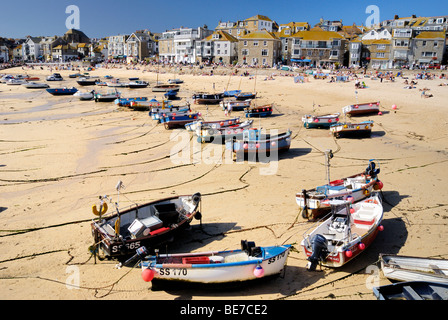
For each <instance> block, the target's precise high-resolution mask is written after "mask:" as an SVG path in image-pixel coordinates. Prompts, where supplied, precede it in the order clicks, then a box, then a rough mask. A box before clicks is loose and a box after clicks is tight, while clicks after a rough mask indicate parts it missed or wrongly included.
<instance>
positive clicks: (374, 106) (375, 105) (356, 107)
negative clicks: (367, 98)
mask: <svg viewBox="0 0 448 320" xmlns="http://www.w3.org/2000/svg"><path fill="white" fill-rule="evenodd" d="M379 111H380V102H379V101H377V102H367V103H357V104H352V105H348V106H345V107H343V108H342V112H343V113H344V114H346V115H352V116H356V115H362V114H366V113H378V112H379Z"/></svg>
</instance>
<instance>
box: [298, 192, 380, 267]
mask: <svg viewBox="0 0 448 320" xmlns="http://www.w3.org/2000/svg"><path fill="white" fill-rule="evenodd" d="M382 220H383V206H382V204H381V199H380V198H379V196H378V195H377V194H375V195H373V196H371V197H369V198H368V199H365V200H363V201H360V202H357V203H353V204H350V202H349V201H344V200H333V201H332V212H331V215H330V217H329V218H328V219H326V220H325V221H323V222H317V223H320V224H319V225H318V226H317V227H316V228H314V229H313V230H312V231H311V232H308V231H306V232H305V234H304V239H303V240H302V242H301V246H302V247H303V250H304V252H305V255H306V256H307V257H308V258H307V260H308V261H309V262H308V264H307V269H308V270H310V271H314V270H316V266H317V265H318V264H320V265H324V266H327V267H332V268H338V267H341V266H343V265H344V264H346V263H347V262H349V261H351V260H353V259H354V258H355V257H357V256H358V255H359V254H360V253H361V252H363V251H364V250H365V249H366V248H367V247H368V246H369V245H370V244H371V243H372V242H373V240H374V239H375V238H376V236H377V234H378V232H379V231H381V230H383V229H384V228H383V226H381V221H382Z"/></svg>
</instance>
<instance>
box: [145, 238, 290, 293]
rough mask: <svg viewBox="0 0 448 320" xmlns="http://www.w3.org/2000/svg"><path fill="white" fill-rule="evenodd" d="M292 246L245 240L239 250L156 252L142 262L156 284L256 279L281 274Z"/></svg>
mask: <svg viewBox="0 0 448 320" xmlns="http://www.w3.org/2000/svg"><path fill="white" fill-rule="evenodd" d="M290 249H291V245H289V244H287V245H280V246H267V247H258V246H255V243H254V242H252V241H241V249H235V250H228V251H209V252H197V253H179V254H158V255H152V256H147V257H146V258H144V259H143V260H142V262H141V267H142V277H143V279H144V280H145V281H147V282H149V281H152V284H153V285H162V284H164V283H165V284H167V283H168V282H182V283H198V284H211V285H216V284H224V283H241V282H244V281H253V280H256V279H260V278H266V277H270V276H274V275H278V274H280V273H281V272H282V270H283V269H284V267H285V265H286V262H287V258H288V255H289V252H290Z"/></svg>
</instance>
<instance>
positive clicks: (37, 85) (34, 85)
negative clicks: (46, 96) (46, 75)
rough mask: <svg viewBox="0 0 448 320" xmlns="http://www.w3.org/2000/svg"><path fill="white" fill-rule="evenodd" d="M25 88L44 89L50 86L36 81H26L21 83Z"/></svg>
mask: <svg viewBox="0 0 448 320" xmlns="http://www.w3.org/2000/svg"><path fill="white" fill-rule="evenodd" d="M22 86H24V87H25V88H27V89H46V88H50V86H49V85H48V84H46V83H38V82H28V83H24V84H22Z"/></svg>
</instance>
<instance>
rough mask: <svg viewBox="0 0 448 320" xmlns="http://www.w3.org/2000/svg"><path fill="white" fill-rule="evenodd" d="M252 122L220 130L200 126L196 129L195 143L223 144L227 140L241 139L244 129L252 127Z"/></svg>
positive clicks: (248, 121) (240, 123)
mask: <svg viewBox="0 0 448 320" xmlns="http://www.w3.org/2000/svg"><path fill="white" fill-rule="evenodd" d="M253 122H254V121H253V120H246V121H244V122H238V123H236V124H234V125H229V126H224V127H220V128H212V127H211V126H209V125H202V126H198V127H197V128H196V132H195V134H196V136H197V141H198V142H200V143H204V142H214V143H225V142H226V140H229V139H242V138H243V132H244V130H245V129H249V128H251V127H252V124H253Z"/></svg>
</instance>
